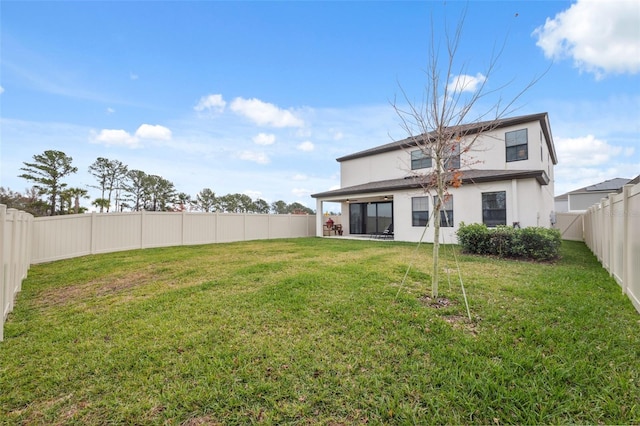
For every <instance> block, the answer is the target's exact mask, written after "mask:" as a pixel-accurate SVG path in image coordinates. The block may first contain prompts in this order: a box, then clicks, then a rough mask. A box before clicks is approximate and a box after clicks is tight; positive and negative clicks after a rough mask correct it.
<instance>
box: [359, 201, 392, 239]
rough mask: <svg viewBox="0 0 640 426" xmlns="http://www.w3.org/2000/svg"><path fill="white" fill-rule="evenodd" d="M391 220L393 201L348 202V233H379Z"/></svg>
mask: <svg viewBox="0 0 640 426" xmlns="http://www.w3.org/2000/svg"><path fill="white" fill-rule="evenodd" d="M392 222H393V202H391V201H385V202H380V203H352V204H349V224H350V226H349V233H350V234H380V233H382V232H383V231H384V230H385V229H387V228H388V227H389V225H391V223H392Z"/></svg>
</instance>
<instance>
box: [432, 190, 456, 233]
mask: <svg viewBox="0 0 640 426" xmlns="http://www.w3.org/2000/svg"><path fill="white" fill-rule="evenodd" d="M437 205H438V196H437V195H434V196H433V211H434V212H435V210H436V206H437ZM454 226H455V222H454V221H453V195H451V194H447V195H445V197H444V200H443V201H442V205H441V206H440V227H441V228H453V227H454Z"/></svg>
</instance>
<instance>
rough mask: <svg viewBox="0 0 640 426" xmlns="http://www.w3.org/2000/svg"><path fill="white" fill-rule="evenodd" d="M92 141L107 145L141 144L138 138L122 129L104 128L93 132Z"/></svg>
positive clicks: (127, 145)
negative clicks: (98, 131)
mask: <svg viewBox="0 0 640 426" xmlns="http://www.w3.org/2000/svg"><path fill="white" fill-rule="evenodd" d="M91 141H92V142H93V143H100V144H103V145H107V146H112V145H115V146H125V147H129V148H137V147H138V146H140V144H139V140H138V138H136V137H135V136H131V135H130V134H129V132H127V131H126V130H121V129H102V130H101V131H100V133H95V132H92V134H91Z"/></svg>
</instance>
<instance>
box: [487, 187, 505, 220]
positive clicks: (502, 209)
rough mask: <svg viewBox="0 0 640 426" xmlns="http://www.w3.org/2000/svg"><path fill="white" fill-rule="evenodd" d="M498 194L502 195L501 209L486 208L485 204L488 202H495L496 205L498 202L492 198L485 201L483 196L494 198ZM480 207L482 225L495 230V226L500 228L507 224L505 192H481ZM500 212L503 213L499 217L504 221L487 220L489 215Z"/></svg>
mask: <svg viewBox="0 0 640 426" xmlns="http://www.w3.org/2000/svg"><path fill="white" fill-rule="evenodd" d="M498 194H503V195H502V203H503V204H504V205H503V207H501V208H487V207H486V204H487V203H488V202H489V201H492V202H496V203H498V202H499V201H500V200H498V198H497V197H496V198H494V199H493V200H486V199H485V196H490V195H493V196H496V195H498ZM481 197H482V199H481V207H482V223H483V224H485V225H486V226H487V227H488V228H495V227H496V226H501V225H506V224H507V191H490V192H482V193H481ZM500 211H504V213H503V214H501V215H500V216H501V217H502V216H504V220H502V219H500V220H496V219H493V218H491V220H489V219H488V218H487V216H489V213H495V212H500Z"/></svg>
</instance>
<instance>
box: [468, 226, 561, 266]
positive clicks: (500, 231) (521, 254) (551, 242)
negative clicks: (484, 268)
mask: <svg viewBox="0 0 640 426" xmlns="http://www.w3.org/2000/svg"><path fill="white" fill-rule="evenodd" d="M456 234H457V236H458V244H460V245H461V246H462V249H463V250H464V251H465V252H466V253H474V254H483V255H494V256H500V257H510V258H525V259H533V260H551V259H556V258H557V257H558V255H559V252H560V244H561V241H562V240H561V235H560V231H558V230H557V229H548V228H539V227H527V228H522V229H520V228H511V227H508V226H498V227H496V228H491V229H490V228H487V226H486V225H484V224H479V223H473V224H470V225H465V224H464V223H461V224H460V227H459V228H458V232H457V233H456Z"/></svg>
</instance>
